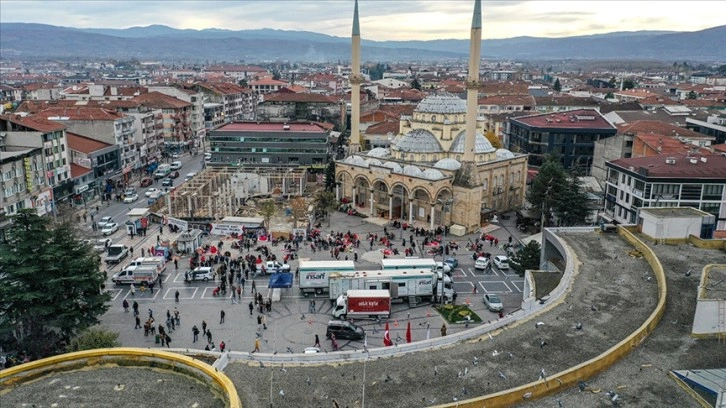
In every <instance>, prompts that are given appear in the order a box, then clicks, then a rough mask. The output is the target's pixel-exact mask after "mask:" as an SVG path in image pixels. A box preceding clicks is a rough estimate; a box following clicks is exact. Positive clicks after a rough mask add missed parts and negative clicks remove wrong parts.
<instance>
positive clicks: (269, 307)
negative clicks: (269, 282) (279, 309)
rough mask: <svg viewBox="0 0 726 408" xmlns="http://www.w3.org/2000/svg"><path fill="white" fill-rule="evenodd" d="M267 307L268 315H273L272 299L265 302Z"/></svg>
mask: <svg viewBox="0 0 726 408" xmlns="http://www.w3.org/2000/svg"><path fill="white" fill-rule="evenodd" d="M265 307H266V308H267V313H272V299H270V298H267V300H266V301H265Z"/></svg>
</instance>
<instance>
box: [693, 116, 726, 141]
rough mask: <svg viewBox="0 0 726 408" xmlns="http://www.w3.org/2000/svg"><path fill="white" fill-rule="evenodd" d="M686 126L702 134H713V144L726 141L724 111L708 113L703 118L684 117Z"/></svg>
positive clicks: (725, 117)
mask: <svg viewBox="0 0 726 408" xmlns="http://www.w3.org/2000/svg"><path fill="white" fill-rule="evenodd" d="M686 128H688V129H691V130H693V131H695V132H698V133H702V134H704V135H708V136H713V137H714V138H715V140H714V144H722V143H726V113H725V112H719V113H714V114H710V115H709V116H708V117H707V118H705V120H702V119H698V118H686Z"/></svg>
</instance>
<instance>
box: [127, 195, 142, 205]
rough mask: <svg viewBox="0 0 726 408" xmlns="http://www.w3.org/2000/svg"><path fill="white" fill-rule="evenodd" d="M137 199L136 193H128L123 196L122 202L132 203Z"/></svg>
mask: <svg viewBox="0 0 726 408" xmlns="http://www.w3.org/2000/svg"><path fill="white" fill-rule="evenodd" d="M138 199H139V195H138V194H130V195H127V196H125V197H124V203H126V204H128V203H133V202H134V201H136V200H138Z"/></svg>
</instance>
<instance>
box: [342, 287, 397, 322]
mask: <svg viewBox="0 0 726 408" xmlns="http://www.w3.org/2000/svg"><path fill="white" fill-rule="evenodd" d="M390 315H391V293H390V292H389V291H387V290H349V291H347V292H346V294H345V295H341V296H340V297H338V300H337V301H336V305H335V309H333V317H335V318H338V319H341V320H345V319H347V318H351V319H367V318H372V319H387V318H388V316H390Z"/></svg>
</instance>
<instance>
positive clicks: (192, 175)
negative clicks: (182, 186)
mask: <svg viewBox="0 0 726 408" xmlns="http://www.w3.org/2000/svg"><path fill="white" fill-rule="evenodd" d="M196 175H197V173H194V172H191V173H187V175H186V176H184V181H189V180H191V179H193V178H194V176H196Z"/></svg>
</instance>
